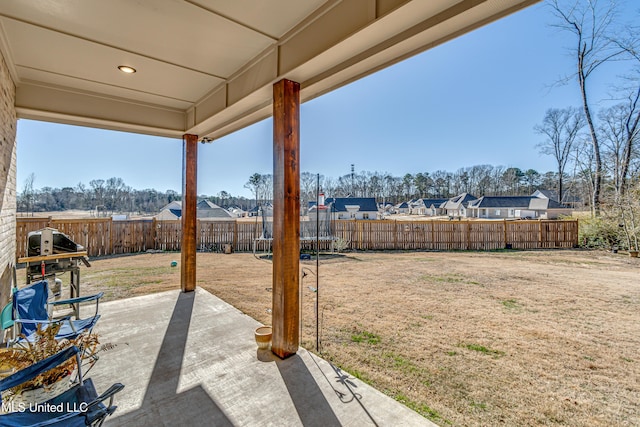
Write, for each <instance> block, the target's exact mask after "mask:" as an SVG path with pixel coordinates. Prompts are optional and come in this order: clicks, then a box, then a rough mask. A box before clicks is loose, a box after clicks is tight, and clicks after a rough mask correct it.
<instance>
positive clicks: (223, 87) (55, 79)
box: [0, 0, 538, 138]
mask: <svg viewBox="0 0 640 427" xmlns="http://www.w3.org/2000/svg"><path fill="white" fill-rule="evenodd" d="M537 1H538V0H329V1H322V0H304V1H301V0H109V1H104V0H2V1H0V50H1V52H2V55H3V57H4V59H5V61H6V63H7V65H8V67H9V69H10V71H11V75H12V78H13V80H14V82H15V84H16V88H17V90H16V108H17V111H18V115H19V117H23V118H32V119H38V120H48V121H56V122H62V123H70V124H78V125H86V126H95V127H102V128H108V129H116V130H123V131H128V132H140V133H148V134H154V135H161V136H168V137H181V136H182V135H183V134H185V133H193V134H197V135H199V136H201V137H204V136H207V137H212V138H217V137H220V136H223V135H226V134H228V133H230V132H233V131H235V130H237V129H240V128H242V127H244V126H247V125H249V124H251V123H254V122H256V121H258V120H261V119H263V118H265V117H268V116H269V115H271V97H272V92H271V86H272V84H273V83H275V82H276V81H278V80H280V79H282V78H288V79H291V80H295V81H297V82H299V83H300V84H301V85H302V99H303V101H306V100H309V99H312V98H314V97H316V96H319V95H321V94H323V93H326V92H328V91H331V90H333V89H335V88H338V87H340V86H343V85H345V84H347V83H349V82H351V81H353V80H356V79H358V78H361V77H362V76H365V75H367V74H370V73H372V72H375V71H377V70H379V69H381V68H384V67H386V66H388V65H390V64H393V63H395V62H398V61H400V60H402V59H404V58H407V57H409V56H411V55H415V54H416V53H419V52H422V51H424V50H426V49H429V48H431V47H433V46H436V45H438V44H441V43H443V42H445V41H447V40H449V39H451V38H453V37H456V36H458V35H460V34H464V33H465V32H468V31H470V30H473V29H474V28H477V27H479V26H481V25H484V24H487V23H489V22H491V21H493V20H496V19H498V18H500V17H502V16H505V15H507V14H509V13H512V12H515V11H517V10H519V9H522V8H524V7H526V6H528V5H530V4H533V3H536V2H537ZM119 65H129V66H132V67H134V68H136V70H137V72H136V73H135V74H132V75H126V74H123V73H122V72H120V71H119V70H118V69H117V66H119Z"/></svg>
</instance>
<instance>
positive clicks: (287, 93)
mask: <svg viewBox="0 0 640 427" xmlns="http://www.w3.org/2000/svg"><path fill="white" fill-rule="evenodd" d="M299 281H300V84H299V83H296V82H292V81H290V80H286V79H285V80H280V81H279V82H277V83H275V84H274V85H273V309H272V323H273V335H272V344H271V350H272V351H273V353H275V354H276V355H277V356H279V357H281V358H285V357H288V356H291V355H293V354H295V353H296V352H297V351H298V346H299V339H300V337H299V329H300V286H299V285H300V283H299Z"/></svg>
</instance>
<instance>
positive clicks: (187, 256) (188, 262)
mask: <svg viewBox="0 0 640 427" xmlns="http://www.w3.org/2000/svg"><path fill="white" fill-rule="evenodd" d="M197 169H198V135H190V134H186V135H184V136H183V137H182V245H181V250H180V259H181V264H180V288H181V289H182V292H192V291H194V290H195V289H196V237H197V222H196V198H197V194H198V193H197Z"/></svg>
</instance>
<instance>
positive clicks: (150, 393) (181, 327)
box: [109, 292, 233, 426]
mask: <svg viewBox="0 0 640 427" xmlns="http://www.w3.org/2000/svg"><path fill="white" fill-rule="evenodd" d="M195 296H196V293H195V292H189V293H180V294H179V295H178V300H177V301H176V305H175V307H174V309H173V314H172V315H171V320H170V321H169V326H168V327H167V331H166V332H165V335H164V338H163V340H162V345H161V346H160V351H159V352H158V358H157V359H156V364H155V366H154V367H153V372H152V373H151V378H150V379H149V384H148V386H147V390H146V392H145V395H144V399H143V401H142V405H141V406H140V408H138V409H136V410H135V411H132V412H128V413H126V414H123V415H121V416H117V412H116V415H114V417H112V418H111V419H110V420H109V425H123V426H174V425H175V426H178V425H185V426H195V425H211V426H233V424H232V423H231V421H230V420H229V419H228V418H227V416H226V415H225V414H224V412H223V411H222V410H221V409H220V407H219V406H218V405H216V403H215V402H214V401H213V400H212V399H211V397H210V396H209V395H208V394H207V392H206V391H205V390H204V389H203V388H202V387H201V386H197V387H194V388H191V389H189V390H185V391H183V392H181V393H178V386H179V384H180V371H181V367H182V362H183V359H184V355H185V349H186V344H187V337H188V333H189V325H190V323H191V314H192V312H193V305H194V302H195Z"/></svg>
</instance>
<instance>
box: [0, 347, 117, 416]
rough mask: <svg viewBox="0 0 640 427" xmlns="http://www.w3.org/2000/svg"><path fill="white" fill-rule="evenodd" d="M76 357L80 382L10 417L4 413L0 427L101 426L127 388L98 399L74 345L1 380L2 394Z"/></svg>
mask: <svg viewBox="0 0 640 427" xmlns="http://www.w3.org/2000/svg"><path fill="white" fill-rule="evenodd" d="M74 356H75V358H76V364H77V369H78V383H77V384H76V385H74V386H73V387H71V388H70V389H69V390H67V391H65V392H64V393H62V394H60V395H58V396H56V397H54V398H52V399H50V400H47V401H46V402H42V403H39V404H37V405H30V406H29V407H25V408H20V409H21V410H19V411H15V412H10V413H8V414H1V415H0V426H6V427H39V426H64V427H75V426H82V427H84V426H101V425H102V423H103V422H104V420H105V419H106V418H107V416H109V415H111V414H113V413H114V412H115V410H116V406H114V405H113V398H114V395H115V394H116V393H118V392H119V391H120V390H122V389H123V388H124V385H122V384H120V383H116V384H114V385H112V386H111V387H109V389H108V390H107V391H105V392H104V393H103V394H101V395H100V396H98V393H97V392H96V389H95V387H94V385H93V381H91V379H90V378H88V379H86V380H84V379H83V378H82V372H81V365H80V350H79V349H78V348H77V347H75V346H73V347H68V348H66V349H64V350H62V351H60V352H58V353H56V354H54V355H53V356H49V357H48V358H46V359H44V360H41V361H40V362H37V363H34V364H33V365H31V366H29V367H28V368H25V369H22V370H20V371H18V372H16V373H15V374H13V375H11V376H8V377H6V378H4V379H2V380H0V393H1V392H3V391H6V390H8V389H10V388H12V387H15V386H17V385H20V384H22V383H24V382H26V381H29V380H32V379H33V378H35V377H37V376H38V375H40V374H42V373H43V372H46V371H48V370H50V369H52V368H55V367H56V366H58V365H60V364H62V363H64V362H66V361H67V360H68V359H70V358H71V357H74ZM107 399H108V400H109V403H108V404H107V405H105V404H104V402H105V401H106V400H107ZM3 406H4V407H11V405H7V404H5V405H3ZM22 409H23V410H22Z"/></svg>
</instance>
